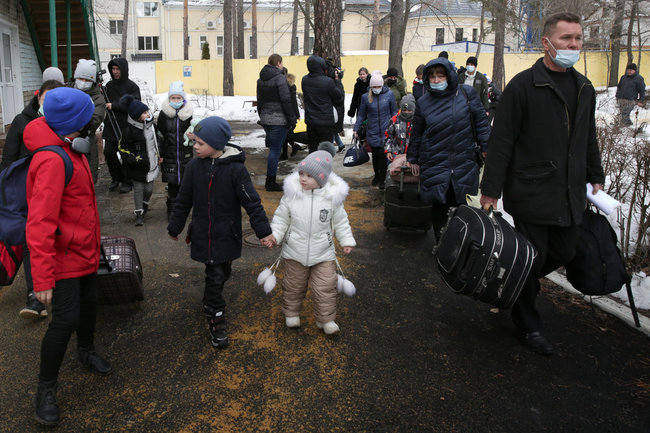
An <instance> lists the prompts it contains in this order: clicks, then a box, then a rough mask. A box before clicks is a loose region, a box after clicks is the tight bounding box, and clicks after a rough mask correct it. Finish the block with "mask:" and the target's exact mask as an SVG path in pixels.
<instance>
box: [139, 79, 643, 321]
mask: <svg viewBox="0 0 650 433" xmlns="http://www.w3.org/2000/svg"><path fill="white" fill-rule="evenodd" d="M153 81H154V80H149V82H153ZM138 84H140V85H141V88H142V87H147V82H146V81H144V80H141V82H140V83H138ZM597 90H598V91H599V92H600V93H599V94H598V97H597V102H596V109H597V111H596V120H597V122H599V123H601V124H610V123H611V122H614V121H615V116H617V115H618V109H617V107H616V99H615V97H614V93H615V92H616V89H615V88H609V89H607V92H605V88H599V89H597ZM144 95H152V97H151V98H152V100H153V101H152V102H154V105H155V106H156V108H155V110H159V107H160V106H161V105H162V102H163V101H164V100H165V98H167V94H166V93H160V94H156V95H153V93H152V92H151V90H150V89H146V90H144V91H143V99H144V98H145V97H144ZM187 99H188V100H190V101H192V102H193V103H194V105H195V107H197V108H195V111H194V115H195V117H201V118H202V117H209V116H220V117H223V118H224V119H226V120H228V121H231V122H250V123H256V122H257V121H258V120H259V117H258V116H257V108H256V107H255V106H254V105H253V101H255V99H256V98H255V96H210V95H189V94H188V95H187ZM351 100H352V94H346V95H345V106H346V107H349V106H350V101H351ZM301 111H302V109H301ZM345 111H346V113H347V108H346V110H345ZM637 111H638V117H635V112H634V111H633V112H632V120H633V121H635V120H636V121H637V122H638V123H637V125H640V126H641V128H642V130H643V134H644V135H646V137H647V134H648V132H650V131H649V130H648V126H647V125H646V124H650V110H644V109H638V110H637ZM301 115H302V116H303V117H304V113H301ZM353 121H354V119H351V118H350V117H348V116H347V115H346V116H345V120H344V122H345V123H346V125H347V128H346V138H344V142H345V143H346V144H348V143H349V140H350V138H349V137H351V134H350V132H351V131H350V129H351V127H352V123H353ZM232 141H233V142H234V143H235V144H238V145H239V146H241V147H245V148H249V149H261V148H264V131H263V130H255V131H253V132H252V133H250V134H248V135H246V136H235V137H233V140H232ZM499 209H501V210H502V209H503V207H502V204H501V201H499ZM504 217H505V219H506V220H507V221H508V222H510V223H511V224H512V218H511V217H510V215H507V214H505V213H504ZM612 222H613V223H615V222H614V221H612ZM617 233H618V232H617ZM632 291H633V293H634V301H635V303H636V306H637V308H639V309H643V310H650V276H648V275H646V274H645V273H643V272H636V273H634V275H633V280H632ZM612 296H614V297H615V298H617V299H619V300H620V301H622V302H623V303H625V304H626V305H629V304H628V298H627V292H626V290H625V287H623V288H622V289H621V290H620V291H619V292H617V293H614V294H613V295H612Z"/></svg>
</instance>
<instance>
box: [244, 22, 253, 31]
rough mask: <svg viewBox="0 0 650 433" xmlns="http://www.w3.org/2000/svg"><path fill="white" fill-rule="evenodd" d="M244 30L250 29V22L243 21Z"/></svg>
mask: <svg viewBox="0 0 650 433" xmlns="http://www.w3.org/2000/svg"><path fill="white" fill-rule="evenodd" d="M244 28H245V29H250V28H251V22H250V21H244Z"/></svg>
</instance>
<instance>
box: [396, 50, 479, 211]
mask: <svg viewBox="0 0 650 433" xmlns="http://www.w3.org/2000/svg"><path fill="white" fill-rule="evenodd" d="M436 65H442V66H443V67H444V68H445V70H446V71H447V82H448V86H447V89H446V90H444V91H442V92H441V91H435V90H433V89H431V87H430V86H426V87H425V89H426V90H427V92H426V94H425V95H424V96H422V97H421V98H420V99H418V102H417V104H416V107H415V114H414V116H413V130H412V133H411V143H410V145H409V147H408V150H407V159H408V161H409V162H411V163H416V164H419V165H420V181H421V188H422V199H423V200H424V201H425V202H427V203H446V202H447V198H446V197H447V190H448V189H449V187H450V186H451V187H452V188H453V192H454V195H455V199H456V203H464V202H465V195H466V194H471V195H474V194H476V192H477V189H478V171H479V167H478V164H477V162H476V157H475V146H474V134H473V133H472V123H473V124H474V129H475V131H476V138H477V140H478V145H479V147H480V149H481V151H482V152H487V142H488V138H489V136H490V127H489V125H488V122H487V116H486V115H485V108H483V105H482V104H481V101H480V99H479V98H478V95H477V94H476V92H475V91H474V89H473V88H472V87H470V86H466V85H464V84H460V85H459V84H458V76H457V75H456V72H455V71H454V69H453V67H452V65H451V63H450V62H449V60H447V59H445V58H441V57H439V58H437V59H434V60H431V61H430V62H429V63H427V65H426V67H425V69H424V76H425V77H427V76H428V75H429V70H430V69H431V68H433V67H434V66H436ZM461 86H462V89H461Z"/></svg>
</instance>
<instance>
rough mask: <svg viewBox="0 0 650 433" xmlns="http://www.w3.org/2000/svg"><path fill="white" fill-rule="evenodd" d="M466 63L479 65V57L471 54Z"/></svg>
mask: <svg viewBox="0 0 650 433" xmlns="http://www.w3.org/2000/svg"><path fill="white" fill-rule="evenodd" d="M465 64H466V65H474V66H477V65H478V59H477V58H476V57H474V56H469V57H468V58H467V61H466V62H465Z"/></svg>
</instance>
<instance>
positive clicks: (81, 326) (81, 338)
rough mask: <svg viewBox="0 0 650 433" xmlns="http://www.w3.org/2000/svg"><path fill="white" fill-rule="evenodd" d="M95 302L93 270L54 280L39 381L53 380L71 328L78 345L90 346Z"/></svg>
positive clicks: (95, 288) (95, 291)
mask: <svg viewBox="0 0 650 433" xmlns="http://www.w3.org/2000/svg"><path fill="white" fill-rule="evenodd" d="M96 304H97V274H95V273H92V274H89V275H86V276H85V277H80V278H69V279H65V280H59V281H57V282H56V286H55V288H54V292H53V293H52V321H51V322H50V325H49V326H48V328H47V332H45V337H43V342H42V343H41V367H40V372H39V375H38V379H39V382H44V383H47V384H54V383H55V382H56V380H57V378H58V376H59V369H60V368H61V363H62V362H63V357H64V356H65V352H66V349H67V348H68V342H69V341H70V337H71V336H72V333H73V332H76V333H77V347H78V348H85V349H93V348H94V344H93V341H94V336H95V318H96Z"/></svg>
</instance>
